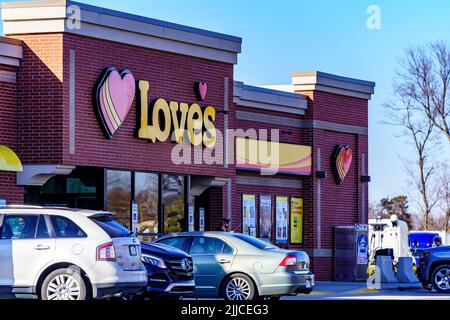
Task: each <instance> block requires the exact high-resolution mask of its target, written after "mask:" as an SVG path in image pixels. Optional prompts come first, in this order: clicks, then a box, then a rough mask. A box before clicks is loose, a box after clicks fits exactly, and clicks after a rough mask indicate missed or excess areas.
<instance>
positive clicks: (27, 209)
mask: <svg viewBox="0 0 450 320" xmlns="http://www.w3.org/2000/svg"><path fill="white" fill-rule="evenodd" d="M0 212H1V213H4V214H6V213H20V214H42V213H45V214H50V215H51V214H63V213H67V212H72V213H78V214H81V215H83V216H85V217H95V216H114V215H115V214H114V213H113V212H108V211H101V210H87V209H75V208H66V207H50V206H48V207H44V206H26V205H8V206H0Z"/></svg>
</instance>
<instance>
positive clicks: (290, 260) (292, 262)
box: [280, 255, 297, 267]
mask: <svg viewBox="0 0 450 320" xmlns="http://www.w3.org/2000/svg"><path fill="white" fill-rule="evenodd" d="M296 265H297V256H295V255H288V256H287V257H286V258H284V259H283V261H281V263H280V267H295V266H296Z"/></svg>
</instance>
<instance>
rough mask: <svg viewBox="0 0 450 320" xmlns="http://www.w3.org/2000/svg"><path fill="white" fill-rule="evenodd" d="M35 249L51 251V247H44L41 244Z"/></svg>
mask: <svg viewBox="0 0 450 320" xmlns="http://www.w3.org/2000/svg"><path fill="white" fill-rule="evenodd" d="M34 249H35V250H49V249H50V247H49V246H44V245H42V244H40V245H38V246H36V247H34Z"/></svg>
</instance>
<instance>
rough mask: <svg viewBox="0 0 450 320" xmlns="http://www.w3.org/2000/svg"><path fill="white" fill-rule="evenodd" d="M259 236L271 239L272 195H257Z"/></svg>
mask: <svg viewBox="0 0 450 320" xmlns="http://www.w3.org/2000/svg"><path fill="white" fill-rule="evenodd" d="M259 223H260V226H259V237H260V238H261V239H264V240H267V241H268V242H270V241H271V236H272V197H271V196H260V197H259Z"/></svg>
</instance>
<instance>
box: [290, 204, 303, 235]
mask: <svg viewBox="0 0 450 320" xmlns="http://www.w3.org/2000/svg"><path fill="white" fill-rule="evenodd" d="M291 243H293V244H301V243H303V199H302V198H291Z"/></svg>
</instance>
